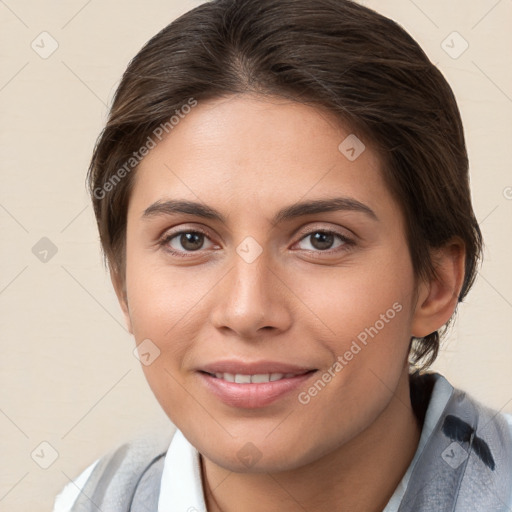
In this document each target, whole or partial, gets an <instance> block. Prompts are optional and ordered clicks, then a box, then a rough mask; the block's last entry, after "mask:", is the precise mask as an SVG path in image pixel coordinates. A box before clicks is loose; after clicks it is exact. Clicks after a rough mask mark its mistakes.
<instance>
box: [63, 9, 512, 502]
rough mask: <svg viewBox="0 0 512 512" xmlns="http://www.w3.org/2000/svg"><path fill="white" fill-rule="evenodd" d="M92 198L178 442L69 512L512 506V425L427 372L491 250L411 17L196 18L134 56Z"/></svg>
mask: <svg viewBox="0 0 512 512" xmlns="http://www.w3.org/2000/svg"><path fill="white" fill-rule="evenodd" d="M89 185H90V191H91V196H92V200H93V204H94V208H95V213H96V218H97V221H98V228H99V233H100V238H101V242H102V246H103V250H104V253H105V256H106V259H107V262H108V265H109V268H110V272H111V277H112V283H113V286H114V288H115V290H116V294H117V296H118V299H119V302H120V305H121V308H122V310H123V312H124V314H125V318H126V322H127V325H128V327H129V330H130V332H131V333H132V334H133V336H134V338H135V341H136V344H137V347H138V354H139V358H140V360H141V362H142V364H143V369H144V372H145V375H146V377H147V380H148V383H149V385H150V387H151V389H152V391H153V392H154V394H155V396H156V398H157V399H158V401H159V403H160V404H161V406H162V408H163V409H164V411H165V412H166V414H167V415H168V416H169V418H170V419H171V421H172V422H173V423H174V424H175V425H176V427H177V431H176V433H175V434H174V436H172V441H171V439H170V437H171V436H169V435H163V436H162V439H160V440H148V439H145V440H140V441H138V442H134V443H131V444H126V445H123V446H122V447H120V448H119V449H116V450H115V451H113V452H112V453H111V454H109V455H106V456H105V457H103V458H102V459H100V460H99V461H96V462H95V463H94V464H93V465H92V466H90V467H89V468H88V470H86V471H85V472H84V473H83V474H82V475H81V478H80V479H79V480H78V482H77V484H78V487H79V488H83V489H82V492H79V491H78V490H76V489H77V488H76V487H75V491H74V492H73V493H71V491H72V487H71V484H70V486H68V488H67V490H65V492H64V494H63V496H62V497H61V498H60V499H59V500H58V503H57V506H58V507H61V506H62V507H63V508H62V509H63V510H97V509H98V508H99V509H100V510H109V511H110V510H116V511H117V510H119V511H121V510H123V511H124V510H134V511H138V510H156V509H158V510H161V511H164V510H165V511H176V512H177V511H195V510H201V511H202V510H208V511H209V512H212V511H214V512H218V511H222V512H231V511H237V512H240V511H241V512H252V511H256V510H265V511H272V510H279V511H296V510H307V511H309V512H313V511H320V510H322V511H323V510H337V511H345V510H346V511H351V512H354V511H366V512H367V511H375V512H377V511H382V510H384V511H385V512H392V511H400V512H403V511H409V510H410V511H412V510H414V511H427V510H428V511H432V510H435V511H444V510H446V511H448V510H450V511H452V510H456V511H467V510H469V509H471V510H474V511H480V510H481V511H484V510H485V511H488V510H508V508H507V507H510V506H512V496H511V495H512V431H511V429H512V427H511V424H512V421H511V420H510V418H509V417H506V416H505V415H502V414H500V413H498V412H497V411H492V410H490V409H488V408H486V407H485V406H483V405H482V404H479V403H478V402H476V401H475V400H473V399H472V398H471V397H468V396H467V395H465V394H464V393H463V392H461V391H460V390H457V389H454V388H453V386H451V384H450V383H449V382H448V381H447V380H446V379H445V378H444V377H442V376H441V375H439V374H435V373H428V372H425V370H426V369H427V368H428V366H429V365H430V364H431V363H432V362H433V361H434V359H435V357H436V355H437V352H438V348H439V340H440V336H441V335H442V333H443V330H444V329H445V328H446V326H447V324H448V323H449V321H450V319H451V318H452V316H453V314H454V312H455V310H456V307H457V304H458V302H460V301H462V300H463V298H464V297H465V296H466V294H467V293H468V291H469V289H470V287H471V285H472V283H473V281H474V278H475V275H476V269H477V265H478V261H479V259H480V255H481V245H482V240H481V232H480V229H479V227H478V224H477V222H476V220H475V216H474V213H473V209H472V205H471V199H470V190H469V179H468V159H467V153H466V148H465V141H464V134H463V127H462V123H461V119H460V114H459V111H458V108H457V104H456V102H455V99H454V96H453V93H452V91H451V89H450V87H449V85H448V84H447V82H446V80H445V79H444V77H443V76H442V74H441V73H440V72H439V70H437V68H435V67H434V66H433V65H432V63H431V62H430V61H429V60H428V58H427V57H426V55H425V53H424V52H423V51H422V50H421V49H420V47H419V46H418V44H417V43H416V42H415V41H414V40H413V39H412V38H411V37H410V36H409V35H408V34H407V33H406V32H405V31H404V30H403V29H402V28H401V27H400V26H398V25H397V24H396V23H394V22H393V21H391V20H389V19H387V18H385V17H383V16H381V15H379V14H377V13H376V12H374V11H372V10H370V9H368V8H365V7H362V6H360V5H358V4H356V3H353V2H350V1H346V0H316V1H314V2H313V1H311V0H259V1H254V0H253V1H251V0H214V1H212V2H208V3H205V4H203V5H200V6H199V7H197V8H195V9H193V10H191V11H189V12H187V13H186V14H184V15H183V16H181V17H180V18H178V19H177V20H175V21H174V22H173V23H171V24H170V25H169V26H167V27H166V28H164V29H163V30H162V31H161V32H160V33H158V34H157V35H156V36H154V37H153V38H152V39H151V40H150V41H149V42H148V43H147V44H146V45H145V47H144V48H143V49H142V50H141V51H140V52H139V53H138V54H137V55H136V57H135V58H134V59H133V60H132V62H131V63H130V65H129V66H128V69H127V70H126V72H125V74H124V76H123V79H122V81H121V84H120V85H119V88H118V90H117V93H116V96H115V99H114V103H113V106H112V109H111V113H110V116H109V120H108V122H107V125H106V127H105V130H104V131H103V133H102V134H101V136H100V138H99V140H98V143H97V146H96V149H95V152H94V155H93V158H92V162H91V166H90V171H89ZM507 421H508V423H507ZM68 492H70V493H71V494H70V495H69V497H68V498H67V503H64V501H66V499H64V497H65V495H66V494H67V493H68ZM66 507H67V508H66Z"/></svg>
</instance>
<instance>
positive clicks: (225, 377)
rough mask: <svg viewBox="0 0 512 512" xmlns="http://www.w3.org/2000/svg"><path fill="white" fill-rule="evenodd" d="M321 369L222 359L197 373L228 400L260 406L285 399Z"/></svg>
mask: <svg viewBox="0 0 512 512" xmlns="http://www.w3.org/2000/svg"><path fill="white" fill-rule="evenodd" d="M213 366H215V367H213ZM265 369H267V371H265ZM279 370H281V371H279ZM317 371H318V370H317V369H316V368H315V369H311V368H299V367H292V366H290V365H279V364H266V365H265V364H253V365H243V364H242V365H240V364H238V365H235V364H234V363H222V364H220V363H219V364H216V365H212V366H211V367H207V368H202V369H198V371H197V375H199V377H200V381H201V383H202V385H203V386H204V387H205V389H206V391H207V392H208V393H209V394H211V395H212V396H213V397H215V398H217V399H219V400H220V401H221V402H223V403H224V404H226V405H228V406H230V407H235V408H241V409H257V408H262V407H265V406H267V405H270V404H273V403H276V402H278V400H279V401H282V399H284V398H285V397H286V396H289V395H290V393H291V392H292V391H293V390H297V388H298V387H300V386H303V385H304V384H305V383H306V381H307V380H309V379H310V378H311V377H312V375H314V374H315V373H316V372H317Z"/></svg>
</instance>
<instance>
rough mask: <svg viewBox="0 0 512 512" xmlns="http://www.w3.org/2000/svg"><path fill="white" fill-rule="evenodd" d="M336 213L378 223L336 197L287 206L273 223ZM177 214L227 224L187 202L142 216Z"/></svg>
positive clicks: (162, 204)
mask: <svg viewBox="0 0 512 512" xmlns="http://www.w3.org/2000/svg"><path fill="white" fill-rule="evenodd" d="M334 211H351V212H359V213H364V214H365V215H367V216H368V217H370V218H371V219H372V220H375V221H378V220H379V219H378V217H377V215H376V214H375V212H374V211H373V210H372V209H371V208H370V207H369V206H367V205H365V204H364V203H361V202H360V201H358V200H357V199H353V198H351V197H334V198H331V199H317V200H311V201H303V202H301V203H295V204H292V205H290V206H286V207H284V208H282V209H281V210H279V211H278V212H277V213H276V215H275V216H274V218H273V220H272V223H273V224H278V223H279V222H283V221H286V220H291V219H295V218H297V217H303V216H306V215H313V214H316V213H324V212H334ZM177 213H185V214H190V215H195V216H197V217H203V218H205V219H211V220H218V221H220V222H222V223H224V224H226V218H225V217H224V215H222V214H221V213H220V212H219V211H217V210H215V209H214V208H210V207H209V206H206V205H204V204H202V203H197V202H195V201H186V200H176V199H170V200H159V201H156V202H155V203H153V204H152V205H151V206H148V208H146V209H145V210H144V212H143V214H142V219H148V218H151V217H158V216H165V215H174V214H177Z"/></svg>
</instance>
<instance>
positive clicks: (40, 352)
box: [0, 0, 512, 512]
mask: <svg viewBox="0 0 512 512" xmlns="http://www.w3.org/2000/svg"><path fill="white" fill-rule="evenodd" d="M197 4H198V2H194V1H178V0H148V1H145V2H142V1H139V2H135V1H133V0H131V1H124V2H121V1H117V2H116V1H100V0H92V1H91V0H89V1H86V0H68V1H65V2H63V1H58V2H57V1H55V0H53V1H41V2H36V1H28V0H18V1H15V0H5V1H3V0H0V18H1V23H2V30H1V32H0V38H1V46H0V48H1V50H0V52H1V66H0V73H1V75H0V116H1V117H0V134H1V154H0V166H1V167H0V168H1V173H2V175H1V188H0V226H1V230H2V231H1V233H2V242H1V262H0V269H1V270H0V307H1V312H2V313H1V320H0V332H1V342H2V358H1V360H0V370H1V374H0V375H1V380H0V389H1V390H2V391H1V396H0V429H1V437H0V445H1V453H2V461H3V464H2V465H1V468H0V510H6V511H22V510H23V511H26V510H31V511H33V512H37V511H43V510H51V507H52V504H53V500H54V496H55V494H56V493H57V492H58V491H59V490H60V489H61V488H62V487H63V486H64V485H65V484H66V483H67V482H68V481H69V480H68V477H69V478H73V477H75V476H76V475H78V473H79V472H81V471H82V470H83V469H84V468H85V467H86V466H87V465H89V464H90V463H91V462H93V461H94V460H95V459H96V458H97V457H98V456H100V455H101V454H102V453H104V452H105V451H107V450H109V449H110V448H112V447H113V446H115V445H117V444H118V443H119V442H121V441H123V440H125V439H128V438H130V437H132V436H133V435H136V434H138V433H143V432H147V431H151V430H152V429H156V428H162V427H167V426H169V420H167V418H166V417H165V415H164V414H163V412H162V411H161V410H160V408H159V406H158V404H157V402H156V400H155V398H154V397H153V395H152V393H151V391H150V390H149V387H148V386H147V384H146V382H145V380H144V377H143V374H142V371H141V369H140V367H139V362H138V361H137V360H136V359H135V357H134V356H133V354H132V350H133V347H134V344H133V340H132V339H131V337H130V335H129V334H128V333H127V331H126V330H125V328H124V324H123V319H122V316H121V312H120V309H119V307H118V304H117V302H116V299H115V296H114V293H113V290H112V289H111V286H110V281H109V278H108V275H107V274H106V273H105V271H104V269H103V267H102V263H101V259H100V252H99V244H98V237H97V233H96V228H95V224H94V219H93V214H92V209H91V207H90V205H89V198H88V196H87V195H86V192H85V185H84V178H85V172H86V168H87V165H88V160H89V157H90V154H91V151H92V148H93V144H94V142H95V139H96V136H97V135H98V133H99V131H100V130H101V128H102V126H103V123H104V121H105V119H106V113H107V105H108V104H109V102H110V101H111V99H112V95H113V92H114V90H115V87H116V85H117V84H118V82H119V79H120V77H121V74H122V72H123V70H124V69H125V67H126V65H127V63H128V61H129V59H130V58H131V57H133V56H134V55H135V54H136V52H137V51H138V50H139V49H140V47H141V46H142V45H143V43H144V42H145V41H146V40H148V39H149V38H150V37H151V36H152V35H154V34H155V33H156V32H157V31H159V30H160V29H161V28H163V27H164V26H165V25H166V24H167V23H169V22H170V21H172V20H173V19H174V18H176V17H177V16H178V15H180V14H181V13H183V12H185V11H187V10H189V9H190V8H192V7H194V6H195V5H197ZM365 4H367V5H369V6H370V7H373V8H375V9H376V10H378V11H379V12H382V13H383V14H385V15H388V16H389V17H391V18H393V19H395V20H397V21H398V22H399V23H400V24H401V25H403V26H404V27H405V28H406V29H407V30H408V31H409V32H410V33H411V34H412V36H413V37H414V38H415V39H416V40H417V41H418V42H419V43H420V44H421V45H422V47H423V48H424V49H425V51H426V52H427V54H428V55H429V57H430V58H431V59H432V61H433V62H434V63H436V64H437V65H438V66H439V67H440V68H441V70H442V71H443V73H444V74H445V76H446V77H447V79H448V81H449V82H450V84H451V85H452V87H453V89H454V91H455V95H456V97H457V99H458V102H459V105H460V109H461V111H462V116H463V120H464V123H465V129H466V136H467V144H468V150H469V155H470V161H471V176H472V188H473V196H474V205H475V210H476V213H477V217H478V219H479V220H480V221H481V225H482V230H483V232H484V236H485V240H486V244H487V247H486V261H485V264H484V266H483V267H482V270H481V272H480V276H479V279H478V281H477V283H476V285H475V288H474V289H473V291H472V293H471V294H470V296H469V298H468V300H467V302H466V303H465V304H464V305H462V306H461V308H460V312H459V317H458V321H457V322H456V324H455V326H454V328H453V329H452V331H451V334H450V337H449V338H448V340H447V341H446V343H445V345H444V350H443V353H442V355H441V357H440V359H439V361H438V362H437V363H436V364H435V366H434V369H436V370H439V371H441V372H443V373H444V374H445V375H446V376H447V377H448V378H449V379H450V380H451V381H452V383H454V384H455V385H457V386H459V387H463V388H465V389H466V390H467V391H469V392H470V393H472V394H473V395H474V396H476V397H477V398H479V399H480V400H482V401H484V402H486V403H487V404H489V405H491V406H492V407H495V408H497V409H500V410H504V411H507V412H512V372H511V371H510V370H511V362H512V344H511V334H510V332H511V328H512V272H511V270H510V262H511V261H512V240H511V236H510V235H511V233H512V188H510V187H512V174H511V171H510V168H511V167H510V166H511V162H512V144H511V140H512V123H511V118H512V54H511V52H510V48H511V47H512V33H511V31H510V23H511V21H512V2H511V1H510V0H501V1H497V0H471V1H468V0H451V1H450V2H446V1H445V0H435V1H432V0H431V1H426V0H415V1H412V0H391V1H390V0H386V1H384V0H370V1H367V2H365ZM43 31H47V32H49V34H51V36H52V37H53V38H54V39H55V40H56V41H57V42H58V45H59V46H58V49H57V50H56V51H55V53H53V54H52V55H51V56H49V57H48V58H46V59H43V58H41V57H40V56H39V54H37V53H36V52H35V51H34V50H33V49H32V48H31V42H32V41H33V40H34V39H36V37H37V36H38V35H39V34H40V33H41V32H43ZM453 31H457V32H459V33H460V34H461V36H462V37H463V38H464V40H466V41H467V42H468V44H469V47H468V49H467V50H466V51H465V52H464V53H463V54H462V55H461V56H460V57H458V58H453V57H452V56H450V55H448V54H447V53H446V52H445V51H444V50H443V48H442V46H441V45H442V42H443V40H445V39H446V38H447V36H448V35H449V34H451V33H452V32H453ZM45 37H48V36H45ZM452 39H453V36H450V38H449V39H448V44H450V45H451V46H453V49H452V50H449V51H451V52H452V53H453V52H454V51H457V50H458V49H461V48H462V47H461V46H460V45H461V44H463V41H462V40H460V39H457V38H455V39H453V41H454V42H453V43H451V40H452ZM38 41H40V38H38V39H36V43H37V42H38ZM45 41H46V42H45V48H46V49H48V48H50V40H49V39H46V40H45ZM39 44H40V46H41V43H39ZM40 51H42V50H40ZM42 237H47V238H49V239H50V240H51V241H52V243H53V244H54V245H55V246H56V248H57V250H58V252H57V253H56V254H55V255H54V256H53V257H51V258H49V260H48V261H47V262H46V263H43V262H41V261H40V260H39V259H38V258H37V257H36V256H35V255H34V254H33V252H32V248H33V246H34V245H35V244H36V243H37V242H38V241H39V240H40V239H41V238H42ZM44 441H45V442H47V443H50V445H51V446H52V447H53V448H54V449H55V450H56V451H57V452H58V458H57V459H56V460H55V462H54V463H53V464H52V465H51V466H50V467H49V468H48V469H43V468H41V467H40V466H39V465H38V464H37V463H36V462H35V461H34V460H33V459H32V458H31V453H34V455H33V457H34V459H35V460H37V461H38V462H39V463H43V464H44V463H49V462H51V460H50V456H51V449H50V448H48V446H46V445H43V446H42V447H41V446H40V443H41V442H44ZM34 450H35V451H34ZM41 450H42V451H41ZM6 462H7V463H6Z"/></svg>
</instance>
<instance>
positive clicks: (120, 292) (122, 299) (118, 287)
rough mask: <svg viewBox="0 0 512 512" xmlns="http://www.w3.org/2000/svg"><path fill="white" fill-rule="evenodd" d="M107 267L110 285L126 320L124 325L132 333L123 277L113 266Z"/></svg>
mask: <svg viewBox="0 0 512 512" xmlns="http://www.w3.org/2000/svg"><path fill="white" fill-rule="evenodd" d="M109 269H110V280H111V281H112V286H113V287H114V291H115V292H116V296H117V300H118V302H119V305H120V306H121V310H122V312H123V315H124V320H125V322H126V326H127V328H128V331H129V333H130V334H133V326H132V320H131V317H130V310H129V307H128V298H127V296H126V290H125V286H124V283H123V279H122V277H121V276H120V275H119V273H118V272H117V271H116V270H115V269H114V268H112V267H111V266H109Z"/></svg>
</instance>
